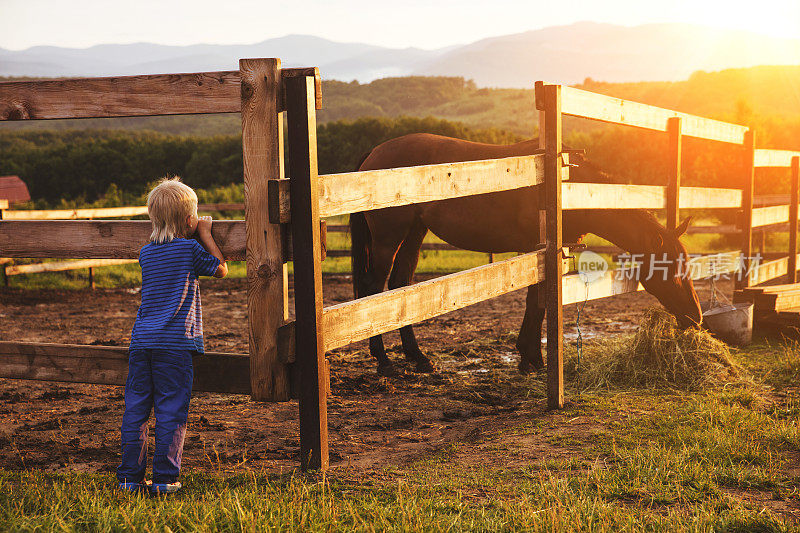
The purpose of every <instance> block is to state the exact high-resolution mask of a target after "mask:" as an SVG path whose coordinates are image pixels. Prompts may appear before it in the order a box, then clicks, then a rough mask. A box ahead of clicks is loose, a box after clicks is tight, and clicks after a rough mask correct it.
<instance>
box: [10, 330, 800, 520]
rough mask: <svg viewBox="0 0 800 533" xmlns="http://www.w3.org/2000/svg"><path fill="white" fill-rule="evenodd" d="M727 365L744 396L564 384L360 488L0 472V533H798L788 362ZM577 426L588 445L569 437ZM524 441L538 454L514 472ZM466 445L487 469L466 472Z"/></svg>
mask: <svg viewBox="0 0 800 533" xmlns="http://www.w3.org/2000/svg"><path fill="white" fill-rule="evenodd" d="M475 348H476V349H480V346H477V345H476V346H475ZM733 356H734V357H735V359H736V362H737V363H738V364H739V365H741V366H743V367H745V368H747V369H748V370H749V371H750V372H752V373H753V376H754V379H755V380H756V381H757V382H758V386H726V387H719V388H710V389H706V390H700V391H695V392H685V391H680V390H675V389H670V388H630V387H627V388H617V389H614V390H593V391H584V392H579V391H577V390H575V389H574V387H573V386H572V383H573V382H569V383H568V390H567V397H568V403H567V405H566V408H565V409H564V410H563V411H561V412H560V413H558V415H555V416H543V415H542V414H541V413H531V422H529V423H525V424H523V425H520V426H517V427H508V428H505V429H502V430H499V431H498V432H496V433H492V432H486V433H484V435H483V436H482V441H481V442H479V443H475V442H452V443H451V444H450V445H449V446H447V447H445V448H444V449H442V450H440V451H438V452H434V453H431V454H429V455H428V456H426V457H424V458H422V459H420V460H418V461H415V462H413V463H411V464H407V465H403V466H396V465H385V468H384V469H382V470H379V471H375V472H363V471H357V470H352V469H347V468H342V469H337V470H335V471H333V472H332V473H330V474H328V475H327V476H323V475H320V474H309V475H302V474H298V473H288V474H284V475H270V474H266V473H264V472H253V471H249V472H243V473H241V474H237V475H232V476H231V475H228V476H223V475H217V474H213V473H188V475H186V476H185V478H184V484H185V491H184V492H183V493H182V494H179V495H177V496H175V497H171V498H164V499H156V498H153V499H151V498H146V497H139V496H131V495H128V494H123V493H120V492H119V491H117V490H115V489H114V480H113V478H112V476H111V475H110V474H109V475H88V474H50V473H44V472H38V471H29V472H7V471H0V524H2V526H1V527H0V529H3V530H9V531H11V530H13V531H33V530H37V531H76V530H81V531H100V530H102V531H106V530H131V529H136V530H147V531H150V530H158V531H166V530H170V531H197V530H203V531H256V530H272V529H281V530H291V531H309V530H310V531H323V530H324V531H331V530H335V531H349V530H359V531H376V530H391V531H409V530H415V531H416V530H425V531H463V530H468V531H520V530H524V531H608V532H611V531H730V532H739V531H741V532H744V531H765V532H767V531H768V532H771V531H797V530H798V527H800V523H799V522H798V521H797V520H798V518H800V476H798V475H797V473H796V472H797V461H798V455H797V454H798V451H800V427H799V426H798V412H799V411H798V409H799V407H800V398H799V397H798V392H797V389H796V382H797V377H798V369H799V368H800V347H798V346H797V345H794V344H776V343H775V342H774V341H773V342H772V343H768V342H760V343H757V344H755V345H754V346H753V347H751V348H747V349H745V350H741V351H738V352H735V353H734V354H733ZM567 357H568V358H574V357H575V354H574V350H572V351H569V352H568V354H567ZM585 357H592V356H591V353H590V354H589V355H585ZM509 383H510V382H509ZM520 383H528V385H529V386H532V387H534V388H535V389H536V390H537V391H539V390H540V389H541V388H542V386H543V385H544V383H543V378H542V377H538V378H532V380H523V381H522V382H516V383H513V384H511V386H512V387H517V386H518V385H519V384H520ZM787 386H792V387H795V388H788V389H787V388H785V387H787ZM502 392H503V391H498V393H502ZM507 392H509V393H513V394H521V392H520V391H519V390H516V389H513V390H509V391H507ZM776 398H783V399H776ZM576 419H581V421H582V422H584V423H586V424H588V428H589V429H588V430H585V431H582V432H581V431H574V430H572V429H571V427H573V426H571V425H570V424H571V422H573V421H574V420H576ZM526 437H528V438H537V439H539V441H540V442H543V443H546V444H547V446H548V448H547V449H546V451H545V452H543V454H542V455H541V457H538V458H536V459H530V454H527V455H525V457H527V458H528V459H527V460H525V461H520V460H514V459H515V458H516V457H517V455H518V454H520V449H521V448H520V445H519V444H518V443H520V442H522V441H523V439H524V438H526ZM476 445H484V446H489V445H490V446H491V453H492V454H493V455H492V459H493V460H481V459H477V460H473V461H470V460H469V458H470V456H471V453H472V452H473V450H475V448H474V447H475V446H476ZM523 451H524V450H523ZM484 453H485V452H484ZM465 458H466V459H465ZM790 467H791V468H793V469H794V470H792V469H791V468H790ZM793 472H794V473H793ZM787 510H788V512H789V513H793V515H791V514H786V512H784V511H787ZM792 516H794V518H792Z"/></svg>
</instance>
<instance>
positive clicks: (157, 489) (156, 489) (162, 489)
mask: <svg viewBox="0 0 800 533" xmlns="http://www.w3.org/2000/svg"><path fill="white" fill-rule="evenodd" d="M181 487H182V485H181V482H180V481H176V482H174V483H153V484H152V485H149V486H148V489H150V495H151V496H158V495H161V494H174V493H176V492H178V491H179V490H181Z"/></svg>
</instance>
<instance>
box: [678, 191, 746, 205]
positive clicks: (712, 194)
mask: <svg viewBox="0 0 800 533" xmlns="http://www.w3.org/2000/svg"><path fill="white" fill-rule="evenodd" d="M679 204H680V208H681V209H727V208H737V207H740V206H741V205H742V191H740V190H739V189H721V188H718V187H681V192H680V202H679Z"/></svg>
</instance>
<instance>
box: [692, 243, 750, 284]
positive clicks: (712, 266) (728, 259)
mask: <svg viewBox="0 0 800 533" xmlns="http://www.w3.org/2000/svg"><path fill="white" fill-rule="evenodd" d="M741 255H742V254H741V252H740V251H739V250H736V251H733V252H721V253H718V254H708V255H703V256H700V257H692V258H691V259H690V260H689V262H688V264H687V265H686V268H687V270H688V272H689V275H690V276H691V278H692V279H693V280H698V279H706V278H710V277H714V276H720V275H725V274H731V273H734V272H738V271H739V269H740V268H741V266H742V260H741Z"/></svg>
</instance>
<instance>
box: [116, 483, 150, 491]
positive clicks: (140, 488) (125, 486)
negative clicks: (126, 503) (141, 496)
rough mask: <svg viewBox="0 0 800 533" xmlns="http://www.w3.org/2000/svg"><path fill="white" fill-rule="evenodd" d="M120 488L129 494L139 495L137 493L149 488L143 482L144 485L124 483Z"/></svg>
mask: <svg viewBox="0 0 800 533" xmlns="http://www.w3.org/2000/svg"><path fill="white" fill-rule="evenodd" d="M119 488H120V490H124V491H127V492H131V493H137V492H141V491H143V490H145V489H146V488H147V485H146V484H145V483H144V482H142V483H131V482H130V481H122V482H121V483H120V484H119Z"/></svg>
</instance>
